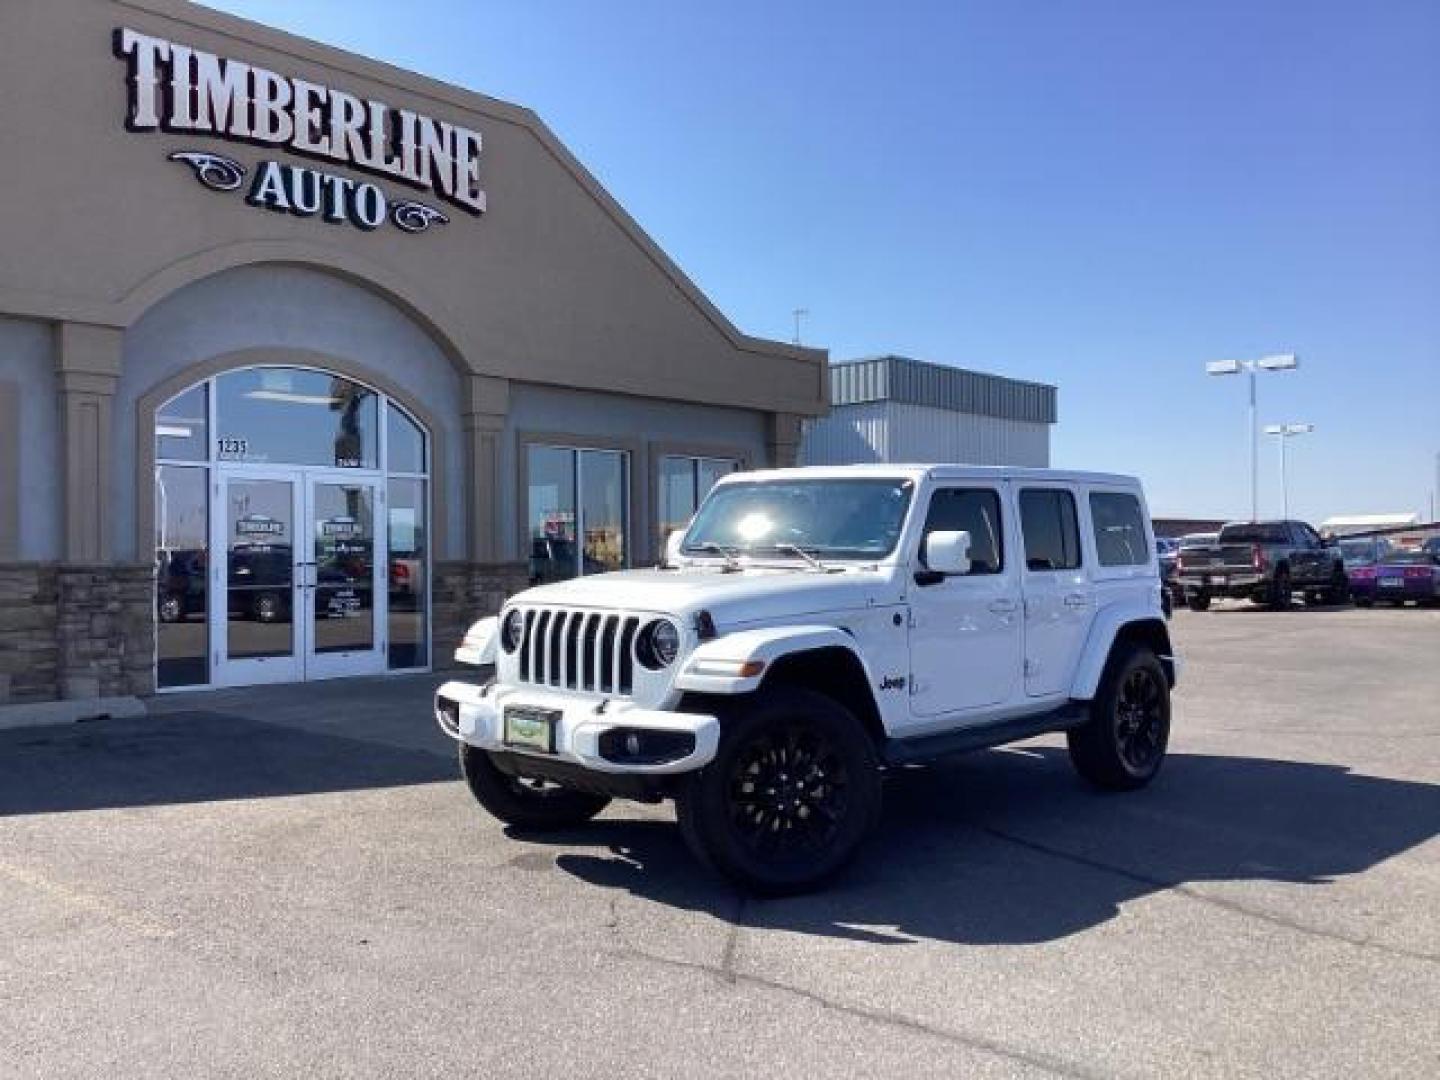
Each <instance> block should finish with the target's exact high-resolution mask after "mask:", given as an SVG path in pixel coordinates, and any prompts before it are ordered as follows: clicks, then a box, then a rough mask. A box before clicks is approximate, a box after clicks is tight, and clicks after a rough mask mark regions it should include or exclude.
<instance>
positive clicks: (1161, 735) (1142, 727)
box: [1115, 667, 1167, 773]
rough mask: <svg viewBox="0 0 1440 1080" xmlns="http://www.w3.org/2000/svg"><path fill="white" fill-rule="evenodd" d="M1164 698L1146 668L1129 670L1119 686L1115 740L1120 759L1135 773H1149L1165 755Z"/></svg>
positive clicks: (1116, 704)
mask: <svg viewBox="0 0 1440 1080" xmlns="http://www.w3.org/2000/svg"><path fill="white" fill-rule="evenodd" d="M1163 679H1164V676H1163V675H1162V676H1161V680H1163ZM1164 695H1165V691H1164V690H1163V689H1161V686H1160V684H1159V682H1157V680H1156V678H1155V673H1154V672H1153V671H1152V670H1151V669H1150V668H1148V667H1136V668H1132V669H1131V671H1130V672H1129V674H1127V675H1126V676H1125V681H1124V682H1123V683H1122V684H1121V686H1120V696H1119V699H1118V700H1117V701H1116V703H1115V713H1116V735H1115V738H1116V741H1117V743H1118V746H1119V751H1120V757H1121V759H1122V760H1123V761H1124V762H1125V764H1126V765H1128V766H1129V767H1130V769H1131V770H1132V771H1134V772H1136V773H1146V772H1149V771H1151V770H1152V769H1153V768H1154V767H1155V764H1156V761H1157V759H1158V758H1160V757H1161V756H1162V755H1163V754H1164V753H1165V737H1166V734H1167V723H1166V716H1165V713H1166V710H1165V709H1164V708H1163V707H1162V702H1163V699H1164Z"/></svg>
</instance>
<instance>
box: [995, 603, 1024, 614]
mask: <svg viewBox="0 0 1440 1080" xmlns="http://www.w3.org/2000/svg"><path fill="white" fill-rule="evenodd" d="M1019 607H1020V605H1019V604H1017V603H1016V602H1015V601H1014V600H991V601H990V610H991V611H993V612H994V613H995V614H996V615H1013V614H1014V613H1015V612H1016V611H1017V610H1019Z"/></svg>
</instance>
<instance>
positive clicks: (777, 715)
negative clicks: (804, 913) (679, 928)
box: [675, 687, 880, 896]
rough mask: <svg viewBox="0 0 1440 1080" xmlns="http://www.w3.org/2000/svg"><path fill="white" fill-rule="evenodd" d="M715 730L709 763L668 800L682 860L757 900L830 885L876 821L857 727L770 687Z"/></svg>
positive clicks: (876, 782)
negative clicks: (692, 859)
mask: <svg viewBox="0 0 1440 1080" xmlns="http://www.w3.org/2000/svg"><path fill="white" fill-rule="evenodd" d="M720 723H721V734H720V746H719V749H718V751H717V753H716V755H715V760H713V761H712V762H710V764H709V765H706V766H705V768H703V769H699V770H697V771H696V772H694V773H692V774H690V775H689V776H688V777H686V779H685V782H684V783H683V784H682V786H681V787H680V789H679V791H678V792H677V793H676V799H675V815H676V818H677V819H678V821H679V823H680V831H681V834H682V835H683V836H684V837H685V842H686V844H688V845H689V847H690V850H691V851H692V852H694V853H695V855H696V857H697V858H699V859H700V861H701V862H702V863H704V864H706V865H707V866H709V867H711V868H712V869H713V870H715V871H717V872H719V873H720V874H723V875H724V876H725V877H728V878H730V880H732V881H734V882H735V883H736V884H738V885H740V886H741V887H742V888H744V889H746V890H748V891H750V892H754V893H759V894H761V895H765V896H783V895H792V894H795V893H800V892H805V891H807V890H809V889H813V888H815V887H816V886H818V885H820V884H822V883H823V882H825V881H827V880H829V879H830V878H832V877H834V876H835V875H836V874H837V873H839V872H840V870H842V869H843V868H844V867H845V866H846V865H847V864H848V863H849V862H850V861H851V860H852V859H853V858H854V857H855V854H856V852H857V851H858V850H859V848H860V845H861V844H862V843H863V842H864V840H865V838H866V837H867V836H868V835H869V834H870V832H871V831H872V830H873V829H874V827H875V824H876V823H877V822H878V820H879V817H880V759H879V755H878V754H877V752H876V748H875V744H874V743H873V742H872V741H871V739H870V736H869V735H868V734H866V732H865V730H864V728H863V727H862V726H861V725H860V722H859V721H858V720H857V719H856V718H855V716H854V715H853V714H852V713H850V712H849V710H847V709H845V708H844V707H843V706H841V705H840V704H838V703H837V702H835V701H834V700H833V699H831V698H828V697H826V696H824V695H823V694H817V693H815V692H813V691H810V690H804V689H800V688H795V687H776V688H774V689H770V690H762V691H760V692H758V693H757V694H755V695H753V696H748V697H746V698H742V699H739V700H737V701H736V702H735V704H734V705H733V706H732V707H731V708H729V709H727V710H726V711H725V712H724V713H723V714H722V715H721V717H720Z"/></svg>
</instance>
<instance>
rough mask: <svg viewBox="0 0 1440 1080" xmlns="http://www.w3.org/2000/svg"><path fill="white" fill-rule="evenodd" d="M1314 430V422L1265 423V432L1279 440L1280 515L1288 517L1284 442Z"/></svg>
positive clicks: (1288, 504)
mask: <svg viewBox="0 0 1440 1080" xmlns="http://www.w3.org/2000/svg"><path fill="white" fill-rule="evenodd" d="M1314 430H1315V425H1314V424H1266V425H1265V434H1266V435H1274V436H1276V437H1277V438H1279V440H1280V516H1281V517H1282V518H1284V519H1285V520H1287V521H1288V520H1289V519H1290V489H1289V487H1288V486H1287V485H1286V480H1285V443H1286V441H1287V440H1288V439H1290V438H1292V437H1293V436H1295V435H1308V434H1310V432H1312V431H1314Z"/></svg>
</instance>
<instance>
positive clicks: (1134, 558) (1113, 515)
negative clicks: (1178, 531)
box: [1090, 491, 1150, 566]
mask: <svg viewBox="0 0 1440 1080" xmlns="http://www.w3.org/2000/svg"><path fill="white" fill-rule="evenodd" d="M1090 521H1091V524H1092V525H1093V526H1094V529H1095V551H1096V554H1098V555H1099V557H1100V565H1101V566H1143V565H1144V564H1146V563H1148V562H1149V561H1150V545H1149V543H1148V541H1146V539H1145V517H1144V515H1143V514H1141V513H1140V500H1139V499H1137V498H1136V497H1135V496H1134V495H1127V494H1125V493H1123V492H1118V491H1092V492H1091V493H1090Z"/></svg>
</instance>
